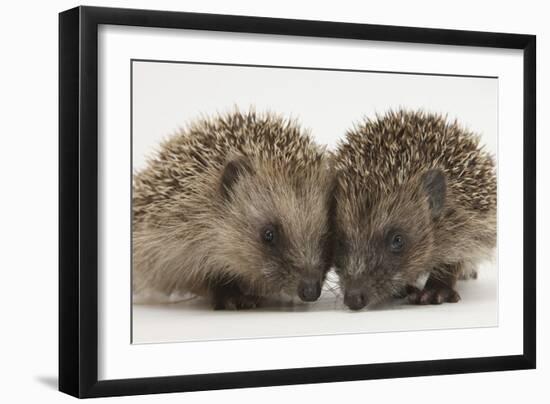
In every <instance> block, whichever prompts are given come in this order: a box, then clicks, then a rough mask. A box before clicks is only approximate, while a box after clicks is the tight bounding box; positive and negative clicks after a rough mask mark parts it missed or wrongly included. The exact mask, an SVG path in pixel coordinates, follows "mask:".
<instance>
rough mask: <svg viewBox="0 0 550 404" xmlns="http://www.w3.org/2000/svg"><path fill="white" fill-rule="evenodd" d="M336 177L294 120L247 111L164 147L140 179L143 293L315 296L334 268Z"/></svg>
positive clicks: (137, 270)
mask: <svg viewBox="0 0 550 404" xmlns="http://www.w3.org/2000/svg"><path fill="white" fill-rule="evenodd" d="M331 184H332V174H331V171H330V167H329V163H328V161H327V158H326V155H325V153H324V149H323V148H321V147H319V146H318V145H317V144H315V143H314V142H313V141H312V139H311V137H310V135H309V134H308V133H307V132H305V131H303V130H301V129H300V128H299V127H298V125H297V124H296V123H295V122H293V121H290V120H285V119H283V118H281V117H279V116H276V115H272V114H256V113H255V112H253V111H250V112H248V113H244V114H243V113H240V112H238V111H236V112H233V113H229V114H226V115H220V116H216V117H214V118H210V119H202V120H199V121H197V122H195V123H194V124H192V125H191V126H189V127H188V128H187V129H185V130H182V131H181V132H180V133H178V134H176V135H174V136H172V137H171V138H169V139H168V140H166V141H165V142H164V143H162V144H161V146H160V148H159V150H158V152H157V153H156V155H155V156H154V157H153V158H152V159H150V160H149V161H148V164H147V166H146V167H145V168H144V169H143V170H142V171H140V172H138V173H136V174H135V176H134V184H133V292H134V296H135V295H136V294H139V293H142V292H144V291H147V290H151V291H155V292H161V293H165V294H171V293H186V292H191V293H194V294H197V295H201V296H205V297H208V298H211V299H212V302H213V306H214V308H216V309H246V308H252V307H256V306H257V305H258V304H259V303H260V302H261V300H262V298H264V297H267V296H278V295H288V296H292V297H293V296H298V297H300V298H301V299H302V300H304V301H308V302H309V301H315V300H317V299H318V297H319V295H320V294H321V288H322V284H323V282H324V280H325V276H326V273H327V271H328V270H329V268H330V263H331V256H330V251H331V248H330V245H331V244H330V235H329V231H330V226H329V224H328V218H329V214H328V211H329V205H330V203H331V201H330V187H331Z"/></svg>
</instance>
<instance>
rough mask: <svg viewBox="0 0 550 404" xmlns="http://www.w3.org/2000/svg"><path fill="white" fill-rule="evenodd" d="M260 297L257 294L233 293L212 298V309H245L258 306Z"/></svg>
mask: <svg viewBox="0 0 550 404" xmlns="http://www.w3.org/2000/svg"><path fill="white" fill-rule="evenodd" d="M259 303H260V299H259V298H258V297H257V296H247V295H234V296H224V297H223V298H221V299H220V298H218V299H214V310H246V309H255V308H256V307H258V305H259Z"/></svg>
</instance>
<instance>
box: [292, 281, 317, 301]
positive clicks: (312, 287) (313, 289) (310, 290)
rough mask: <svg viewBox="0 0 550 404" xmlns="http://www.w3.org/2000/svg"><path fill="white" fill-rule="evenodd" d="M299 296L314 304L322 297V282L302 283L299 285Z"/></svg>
mask: <svg viewBox="0 0 550 404" xmlns="http://www.w3.org/2000/svg"><path fill="white" fill-rule="evenodd" d="M298 296H299V297H300V299H302V300H303V301H304V302H314V301H315V300H317V299H319V296H321V282H319V281H301V282H300V284H299V285H298Z"/></svg>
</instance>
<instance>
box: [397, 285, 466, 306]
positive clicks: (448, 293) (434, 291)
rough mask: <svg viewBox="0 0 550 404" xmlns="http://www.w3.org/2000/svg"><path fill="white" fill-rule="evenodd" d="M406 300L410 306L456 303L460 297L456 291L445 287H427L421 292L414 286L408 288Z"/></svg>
mask: <svg viewBox="0 0 550 404" xmlns="http://www.w3.org/2000/svg"><path fill="white" fill-rule="evenodd" d="M407 299H408V301H409V303H410V304H441V303H444V302H447V303H456V302H458V301H459V300H460V295H459V294H458V292H457V291H456V290H454V289H453V288H451V287H450V286H445V285H438V286H437V287H434V286H432V287H430V286H427V287H424V289H422V290H420V289H418V288H417V287H414V286H408V287H407Z"/></svg>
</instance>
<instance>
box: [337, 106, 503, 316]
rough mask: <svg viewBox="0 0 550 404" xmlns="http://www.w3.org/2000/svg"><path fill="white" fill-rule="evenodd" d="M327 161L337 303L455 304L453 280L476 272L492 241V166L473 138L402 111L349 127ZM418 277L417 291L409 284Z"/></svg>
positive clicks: (434, 119) (494, 198) (357, 305)
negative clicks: (397, 299)
mask: <svg viewBox="0 0 550 404" xmlns="http://www.w3.org/2000/svg"><path fill="white" fill-rule="evenodd" d="M333 164H334V167H335V171H336V174H335V175H336V186H335V205H336V206H335V219H334V221H335V225H334V226H335V238H336V247H335V252H334V264H335V267H336V271H337V273H338V274H339V278H340V286H341V288H342V290H343V292H344V303H345V304H346V305H347V306H348V307H349V308H350V309H352V310H359V309H361V308H363V307H365V306H366V305H367V304H376V303H378V302H381V301H383V300H385V299H388V298H390V297H391V296H405V295H408V300H409V302H410V303H412V304H428V303H432V304H439V303H443V302H457V301H458V300H460V296H459V295H458V293H457V292H456V291H455V290H454V287H455V283H456V280H457V278H458V277H459V276H472V277H474V276H475V274H476V272H475V265H476V264H477V263H478V262H479V261H480V260H482V259H485V258H488V257H490V256H491V252H492V250H493V248H494V247H495V244H496V203H497V194H496V190H497V184H496V175H495V165H494V162H493V158H492V157H491V156H490V155H489V154H488V153H487V152H485V151H484V150H483V148H482V147H481V146H480V145H479V138H478V137H477V136H476V135H474V134H472V133H470V132H469V131H467V130H465V129H463V128H462V127H461V126H459V125H458V124H457V123H456V122H455V123H448V122H446V120H445V118H444V117H442V116H440V115H434V114H429V113H424V112H411V111H404V110H400V111H397V112H390V113H387V114H386V115H385V116H383V117H377V119H376V120H367V121H365V122H364V123H363V124H361V125H358V126H356V127H355V128H354V129H353V130H350V131H349V132H348V133H347V134H346V138H345V140H344V141H343V142H342V143H340V144H339V147H338V150H337V151H336V152H335V155H334V162H333ZM423 275H424V276H425V275H429V276H428V279H427V281H426V284H425V286H424V288H423V290H419V289H417V288H415V287H413V286H412V285H413V284H414V283H415V282H416V281H417V280H418V279H419V278H420V277H421V276H423Z"/></svg>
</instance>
